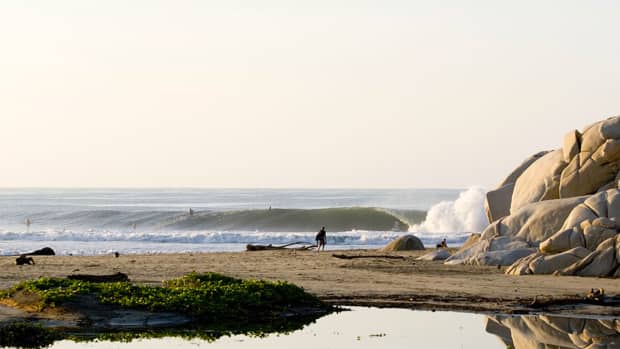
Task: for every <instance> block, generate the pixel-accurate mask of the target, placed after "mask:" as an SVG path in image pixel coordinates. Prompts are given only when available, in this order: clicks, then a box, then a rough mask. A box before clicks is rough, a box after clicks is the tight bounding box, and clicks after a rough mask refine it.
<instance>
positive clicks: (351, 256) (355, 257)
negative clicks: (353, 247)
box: [332, 253, 407, 259]
mask: <svg viewBox="0 0 620 349" xmlns="http://www.w3.org/2000/svg"><path fill="white" fill-rule="evenodd" d="M332 257H335V258H340V259H357V258H386V259H407V258H406V257H404V256H391V255H385V254H367V255H346V254H338V253H334V254H332Z"/></svg>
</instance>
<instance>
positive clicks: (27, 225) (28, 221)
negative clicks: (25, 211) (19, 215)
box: [25, 218, 32, 232]
mask: <svg viewBox="0 0 620 349" xmlns="http://www.w3.org/2000/svg"><path fill="white" fill-rule="evenodd" d="M25 223H26V230H28V232H30V225H31V224H32V221H31V220H30V218H26V222H25Z"/></svg>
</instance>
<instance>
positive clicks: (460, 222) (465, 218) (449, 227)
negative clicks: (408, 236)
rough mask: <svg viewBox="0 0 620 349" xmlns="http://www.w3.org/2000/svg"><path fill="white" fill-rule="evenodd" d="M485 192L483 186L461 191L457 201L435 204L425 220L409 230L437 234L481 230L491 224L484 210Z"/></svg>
mask: <svg viewBox="0 0 620 349" xmlns="http://www.w3.org/2000/svg"><path fill="white" fill-rule="evenodd" d="M485 194H486V190H484V189H483V188H482V187H471V188H469V189H467V190H465V191H463V192H461V193H460V194H459V197H458V198H457V199H456V200H455V201H442V202H440V203H438V204H435V205H433V206H432V207H431V208H430V209H429V210H428V213H427V214H426V218H425V219H424V221H423V222H422V223H420V224H414V225H412V226H411V228H410V229H409V231H411V232H414V233H427V234H429V233H430V234H437V235H445V234H449V233H464V232H479V231H481V230H483V229H484V228H485V227H486V226H487V225H488V224H489V221H488V219H487V217H486V214H485V212H484V200H485Z"/></svg>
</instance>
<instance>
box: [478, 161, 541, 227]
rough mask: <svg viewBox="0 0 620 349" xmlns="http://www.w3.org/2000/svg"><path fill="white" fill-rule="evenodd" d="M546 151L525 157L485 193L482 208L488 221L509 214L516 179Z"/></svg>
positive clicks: (493, 220)
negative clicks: (493, 188)
mask: <svg viewBox="0 0 620 349" xmlns="http://www.w3.org/2000/svg"><path fill="white" fill-rule="evenodd" d="M547 153H548V152H547V151H541V152H538V153H536V154H534V155H532V156H530V157H529V158H527V159H525V160H524V161H523V162H522V163H521V164H520V165H519V166H517V168H515V169H514V170H513V171H512V172H510V174H509V175H508V176H506V178H504V180H503V181H502V182H501V183H500V184H499V185H498V186H497V189H495V190H490V191H488V192H487V194H486V200H485V202H484V208H485V211H486V214H487V218H488V219H489V222H495V221H496V220H498V219H500V218H503V217H506V216H508V215H509V214H510V204H511V202H512V194H513V192H514V188H515V182H516V181H517V179H518V178H519V177H520V176H521V174H523V172H525V170H527V168H528V167H530V165H531V164H533V163H534V161H536V160H538V159H539V158H541V157H542V156H543V155H545V154H547Z"/></svg>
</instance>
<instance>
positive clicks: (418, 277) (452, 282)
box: [0, 249, 620, 316]
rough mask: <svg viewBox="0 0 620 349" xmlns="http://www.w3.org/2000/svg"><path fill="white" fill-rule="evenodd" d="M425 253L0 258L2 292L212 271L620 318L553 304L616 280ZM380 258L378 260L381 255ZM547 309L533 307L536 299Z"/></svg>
mask: <svg viewBox="0 0 620 349" xmlns="http://www.w3.org/2000/svg"><path fill="white" fill-rule="evenodd" d="M430 251H432V249H427V250H425V251H410V252H391V253H387V254H386V255H390V256H401V257H403V258H401V259H394V258H359V259H349V260H344V259H339V258H334V257H333V256H332V253H334V252H337V253H339V254H342V253H346V254H347V255H352V256H353V255H355V256H358V255H359V256H369V255H377V251H376V250H345V251H343V250H338V251H335V250H332V251H330V250H328V251H325V252H320V253H317V252H314V251H294V250H284V251H256V252H212V253H185V254H153V255H121V256H120V257H119V258H115V257H114V256H34V259H35V261H36V263H37V264H36V265H31V266H16V265H15V258H14V257H0V268H2V270H3V271H4V272H3V273H2V275H0V289H6V288H9V287H10V286H12V285H13V284H15V283H17V282H19V281H22V280H30V279H36V278H38V277H41V276H46V277H66V276H67V275H71V274H98V275H104V274H113V273H116V272H123V273H125V274H127V275H128V276H129V278H130V280H131V281H132V282H134V283H139V284H147V285H160V284H161V281H163V280H166V279H172V278H177V277H180V276H182V275H184V274H186V273H189V272H192V271H195V272H208V271H212V272H217V273H221V274H225V275H229V276H233V277H237V278H244V279H247V278H252V279H265V280H272V281H275V280H281V281H287V282H290V283H293V284H296V285H298V286H301V287H303V288H304V289H306V290H307V291H308V292H310V293H312V294H314V295H316V296H317V297H319V298H320V299H321V300H323V301H325V302H326V303H329V304H331V305H343V306H374V307H392V308H409V309H418V310H444V311H459V312H476V313H493V314H496V313H504V314H535V313H548V314H560V315H576V316H620V307H617V306H616V307H613V306H600V305H582V304H576V303H574V302H573V303H571V302H570V301H569V302H558V304H555V305H554V304H551V303H553V301H554V300H560V301H561V300H566V299H577V298H580V297H584V296H585V295H586V294H587V292H588V291H590V289H592V288H603V289H604V290H605V294H606V295H619V294H620V283H618V281H617V280H615V279H603V278H584V277H570V276H551V275H527V276H510V275H505V274H503V269H498V268H497V267H491V266H471V265H444V264H443V263H442V262H439V261H434V262H429V261H418V260H416V258H417V257H418V256H421V255H422V254H424V253H428V252H430ZM382 254H383V253H382ZM535 299H537V300H545V301H547V300H550V301H551V302H550V303H549V305H548V306H542V307H541V306H532V303H533V302H534V300H535Z"/></svg>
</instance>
